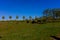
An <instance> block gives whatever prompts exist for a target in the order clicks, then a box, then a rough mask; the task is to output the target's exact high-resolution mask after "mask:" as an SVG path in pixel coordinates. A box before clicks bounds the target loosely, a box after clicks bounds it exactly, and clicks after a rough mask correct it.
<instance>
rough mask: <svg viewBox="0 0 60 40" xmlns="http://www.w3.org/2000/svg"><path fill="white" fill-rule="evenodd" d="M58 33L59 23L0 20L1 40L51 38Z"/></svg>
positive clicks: (47, 39) (49, 39)
mask: <svg viewBox="0 0 60 40" xmlns="http://www.w3.org/2000/svg"><path fill="white" fill-rule="evenodd" d="M57 34H60V23H47V24H27V23H19V24H15V23H8V22H0V36H2V38H1V40H52V39H51V37H50V36H51V35H54V36H57Z"/></svg>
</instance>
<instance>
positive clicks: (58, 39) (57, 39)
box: [51, 36, 60, 40]
mask: <svg viewBox="0 0 60 40" xmlns="http://www.w3.org/2000/svg"><path fill="white" fill-rule="evenodd" d="M51 37H52V38H54V39H56V40H60V38H58V37H56V36H51Z"/></svg>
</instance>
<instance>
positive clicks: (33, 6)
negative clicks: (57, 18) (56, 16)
mask: <svg viewBox="0 0 60 40" xmlns="http://www.w3.org/2000/svg"><path fill="white" fill-rule="evenodd" d="M47 8H60V0H0V19H1V17H2V16H5V17H6V20H7V19H8V17H9V16H12V17H13V18H12V19H15V16H16V15H18V16H19V17H20V18H19V19H22V16H26V17H27V18H28V16H32V17H34V16H38V17H39V16H42V12H43V11H44V10H45V9H47Z"/></svg>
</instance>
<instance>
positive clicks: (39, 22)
mask: <svg viewBox="0 0 60 40" xmlns="http://www.w3.org/2000/svg"><path fill="white" fill-rule="evenodd" d="M45 22H46V20H37V21H35V20H32V21H31V23H32V24H35V23H37V24H43V23H45ZM27 23H29V21H27Z"/></svg>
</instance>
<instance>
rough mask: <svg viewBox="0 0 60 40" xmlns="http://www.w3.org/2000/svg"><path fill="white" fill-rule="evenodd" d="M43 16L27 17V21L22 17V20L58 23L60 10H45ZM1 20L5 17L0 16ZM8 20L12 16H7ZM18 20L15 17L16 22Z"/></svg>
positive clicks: (17, 17)
mask: <svg viewBox="0 0 60 40" xmlns="http://www.w3.org/2000/svg"><path fill="white" fill-rule="evenodd" d="M42 14H43V16H41V17H37V16H35V18H32V16H29V19H27V18H26V17H25V16H22V18H23V20H27V21H37V20H40V21H41V22H42V21H43V22H56V21H60V8H54V9H50V8H48V9H45V10H44V11H43V13H42ZM2 19H3V20H4V19H5V16H2ZM9 19H10V20H12V16H9ZM18 19H19V16H16V20H18Z"/></svg>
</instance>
